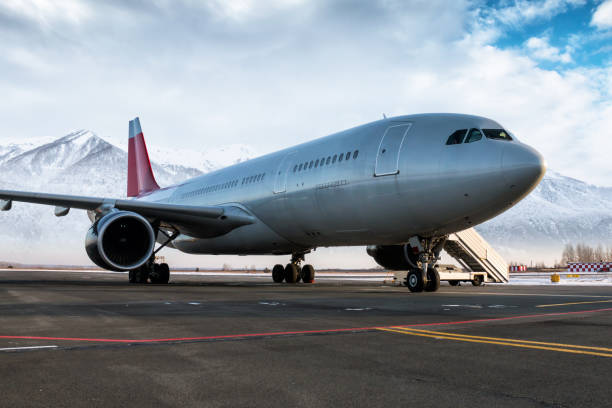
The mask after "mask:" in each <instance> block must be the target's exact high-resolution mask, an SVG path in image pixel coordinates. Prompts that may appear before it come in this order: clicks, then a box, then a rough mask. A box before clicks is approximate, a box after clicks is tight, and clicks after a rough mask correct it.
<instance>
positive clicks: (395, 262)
mask: <svg viewBox="0 0 612 408" xmlns="http://www.w3.org/2000/svg"><path fill="white" fill-rule="evenodd" d="M367 251H368V255H370V256H371V257H372V258H374V260H375V261H376V263H377V264H379V265H380V266H382V267H383V268H385V269H390V270H394V271H406V270H410V269H411V268H414V267H416V265H417V262H418V256H417V255H415V254H414V252H413V251H412V247H410V245H408V244H403V245H370V246H368V247H367Z"/></svg>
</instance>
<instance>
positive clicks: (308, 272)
mask: <svg viewBox="0 0 612 408" xmlns="http://www.w3.org/2000/svg"><path fill="white" fill-rule="evenodd" d="M301 275H302V282H304V283H313V282H314V279H315V269H314V267H313V266H312V265H304V266H303V267H302V272H301Z"/></svg>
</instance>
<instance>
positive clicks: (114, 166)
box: [0, 130, 255, 264]
mask: <svg viewBox="0 0 612 408" xmlns="http://www.w3.org/2000/svg"><path fill="white" fill-rule="evenodd" d="M208 152H209V154H210V157H209V156H207V155H206V153H204V154H202V153H199V152H191V151H187V150H178V149H167V150H164V149H160V148H155V149H150V150H149V153H150V157H151V160H152V162H151V165H152V167H153V172H154V173H155V177H156V179H157V182H158V183H159V184H160V185H161V186H166V185H172V184H176V183H179V182H181V181H183V180H186V179H188V178H192V177H195V176H198V175H200V174H203V173H204V172H207V171H211V170H215V169H217V168H220V167H225V166H228V165H230V164H233V163H236V162H239V161H244V160H248V159H250V158H252V157H254V156H255V154H254V153H253V151H252V150H250V149H249V148H248V147H246V146H240V145H229V146H225V147H219V148H215V149H210V150H208ZM126 169H127V151H126V150H125V149H122V148H121V147H119V146H117V144H113V143H110V142H108V141H106V140H104V139H102V138H100V137H99V136H97V135H96V134H95V133H93V132H91V131H87V130H79V131H76V132H73V133H70V134H68V135H66V136H63V137H60V138H59V139H38V140H29V141H26V142H23V143H11V144H6V145H0V188H1V189H14V190H25V191H44V192H52V193H65V194H75V195H91V196H105V197H124V196H125V194H126V185H127V170H126ZM52 214H53V208H52V207H48V206H38V205H32V204H26V203H15V204H14V206H13V209H12V210H11V211H8V212H4V213H1V214H0V242H2V245H0V260H11V261H18V262H28V261H31V259H30V258H31V255H30V254H32V253H35V254H36V258H37V259H39V260H40V262H45V263H57V264H66V263H72V264H74V263H83V264H90V263H91V262H90V261H89V259H88V258H87V256H86V255H85V252H84V251H83V242H84V241H83V239H84V236H85V232H86V231H87V229H88V228H89V225H90V222H89V219H88V218H87V215H86V213H85V212H84V211H78V210H73V211H71V212H70V213H69V214H68V216H66V217H63V218H57V217H55V216H53V215H52ZM50 242H61V243H62V245H49V243H50ZM58 248H61V249H58Z"/></svg>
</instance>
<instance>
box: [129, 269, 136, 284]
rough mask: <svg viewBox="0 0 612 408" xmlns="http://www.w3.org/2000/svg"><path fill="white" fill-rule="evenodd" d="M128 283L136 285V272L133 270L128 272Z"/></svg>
mask: <svg viewBox="0 0 612 408" xmlns="http://www.w3.org/2000/svg"><path fill="white" fill-rule="evenodd" d="M128 281H129V282H130V283H136V270H135V269H132V270H130V271H129V272H128Z"/></svg>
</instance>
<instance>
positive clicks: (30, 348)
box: [0, 346, 57, 351]
mask: <svg viewBox="0 0 612 408" xmlns="http://www.w3.org/2000/svg"><path fill="white" fill-rule="evenodd" d="M49 348H57V346H27V347H6V348H0V351H15V350H35V349H49Z"/></svg>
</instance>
